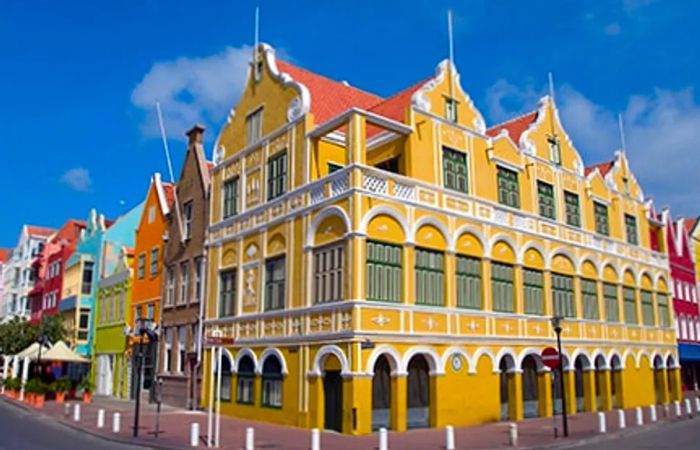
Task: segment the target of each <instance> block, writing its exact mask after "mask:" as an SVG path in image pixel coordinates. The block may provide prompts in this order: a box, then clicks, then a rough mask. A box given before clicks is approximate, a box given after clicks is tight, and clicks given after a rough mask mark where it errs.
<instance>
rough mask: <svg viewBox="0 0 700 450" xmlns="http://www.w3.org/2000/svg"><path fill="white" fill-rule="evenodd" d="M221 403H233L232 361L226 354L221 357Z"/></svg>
mask: <svg viewBox="0 0 700 450" xmlns="http://www.w3.org/2000/svg"><path fill="white" fill-rule="evenodd" d="M221 401H222V402H230V401H231V360H230V359H229V358H228V356H227V355H226V354H225V353H224V354H223V355H221Z"/></svg>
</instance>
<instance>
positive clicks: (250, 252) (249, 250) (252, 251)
mask: <svg viewBox="0 0 700 450" xmlns="http://www.w3.org/2000/svg"><path fill="white" fill-rule="evenodd" d="M257 253H258V246H257V245H255V244H250V245H249V246H248V248H246V249H245V254H246V255H248V257H249V258H252V257H253V256H255V255H256V254H257Z"/></svg>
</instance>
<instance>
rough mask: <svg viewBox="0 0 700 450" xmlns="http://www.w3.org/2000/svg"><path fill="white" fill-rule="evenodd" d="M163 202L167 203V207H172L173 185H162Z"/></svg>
mask: <svg viewBox="0 0 700 450" xmlns="http://www.w3.org/2000/svg"><path fill="white" fill-rule="evenodd" d="M162 185H163V193H164V194H165V201H166V202H168V207H171V206H173V202H174V201H175V185H174V184H172V183H162Z"/></svg>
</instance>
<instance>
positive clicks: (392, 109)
mask: <svg viewBox="0 0 700 450" xmlns="http://www.w3.org/2000/svg"><path fill="white" fill-rule="evenodd" d="M428 80H430V78H426V79H425V80H422V81H419V82H418V83H416V84H414V85H413V86H410V87H408V88H406V89H404V90H403V91H401V92H399V93H398V94H394V95H392V96H391V97H389V98H387V99H386V100H384V101H382V102H380V103H377V104H376V105H374V106H373V107H372V108H371V109H370V111H371V112H373V113H375V114H379V115H380V116H384V117H388V118H389V119H393V120H396V121H398V122H403V120H404V114H405V113H406V108H408V107H409V106H410V105H411V98H412V97H413V94H415V92H416V91H417V90H418V89H420V88H421V87H422V86H423V85H424V84H425V83H427V82H428Z"/></svg>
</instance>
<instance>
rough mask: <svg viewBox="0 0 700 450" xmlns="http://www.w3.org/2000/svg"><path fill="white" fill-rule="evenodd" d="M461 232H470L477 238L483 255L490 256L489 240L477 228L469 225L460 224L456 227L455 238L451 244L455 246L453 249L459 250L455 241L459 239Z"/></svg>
mask: <svg viewBox="0 0 700 450" xmlns="http://www.w3.org/2000/svg"><path fill="white" fill-rule="evenodd" d="M463 234H471V235H472V236H474V237H475V238H477V239H478V240H479V242H480V243H481V247H482V249H483V252H484V254H483V256H484V257H490V256H491V246H490V245H489V241H487V240H486V238H485V237H484V235H483V234H482V233H481V231H479V230H478V229H476V228H474V227H473V226H471V225H462V226H461V227H459V228H457V231H455V234H454V235H455V238H454V241H453V246H454V248H455V251H456V252H458V251H459V250H458V249H457V241H459V238H461V237H462V235H463Z"/></svg>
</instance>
